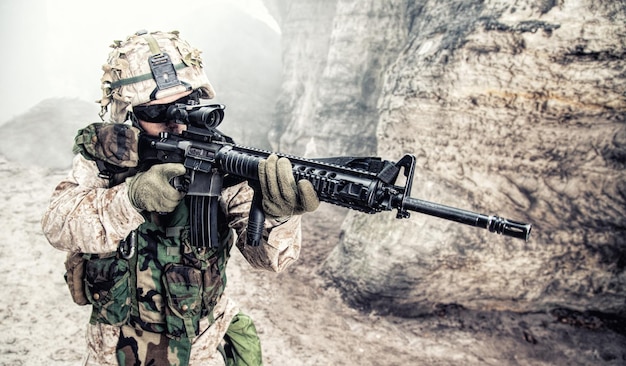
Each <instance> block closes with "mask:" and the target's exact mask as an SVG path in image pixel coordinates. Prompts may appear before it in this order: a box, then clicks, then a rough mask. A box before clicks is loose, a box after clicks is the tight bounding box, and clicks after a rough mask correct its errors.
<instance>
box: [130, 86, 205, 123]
mask: <svg viewBox="0 0 626 366" xmlns="http://www.w3.org/2000/svg"><path fill="white" fill-rule="evenodd" d="M197 102H198V97H197V95H196V94H195V93H192V94H189V95H187V96H184V97H182V98H180V99H178V100H176V101H174V102H172V103H167V104H152V105H138V106H135V107H133V113H134V114H135V117H137V119H139V120H141V121H145V122H150V123H166V122H169V121H170V120H172V117H171V115H170V114H169V113H168V110H169V109H170V107H171V106H173V105H176V104H194V103H197Z"/></svg>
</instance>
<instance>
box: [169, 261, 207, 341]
mask: <svg viewBox="0 0 626 366" xmlns="http://www.w3.org/2000/svg"><path fill="white" fill-rule="evenodd" d="M163 276H164V279H163V283H164V285H165V293H166V297H167V306H166V308H165V323H166V326H167V334H168V336H170V337H172V338H174V339H180V338H181V337H187V338H189V339H192V338H194V337H195V336H197V335H198V332H199V329H198V328H199V323H200V318H201V316H202V286H203V284H202V271H201V270H199V269H197V268H195V267H192V266H186V265H183V264H175V263H170V264H168V265H167V266H165V271H164V274H163Z"/></svg>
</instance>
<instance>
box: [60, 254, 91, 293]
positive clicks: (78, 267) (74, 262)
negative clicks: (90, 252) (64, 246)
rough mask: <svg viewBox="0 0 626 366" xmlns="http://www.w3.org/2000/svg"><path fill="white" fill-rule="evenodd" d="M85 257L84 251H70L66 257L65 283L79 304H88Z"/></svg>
mask: <svg viewBox="0 0 626 366" xmlns="http://www.w3.org/2000/svg"><path fill="white" fill-rule="evenodd" d="M85 262H86V260H85V258H84V257H83V254H82V253H76V252H74V253H68V254H67V258H66V259H65V276H64V277H65V283H67V287H68V288H69V289H70V295H72V300H74V302H75V303H76V304H78V305H87V304H89V300H87V296H86V294H85V282H84V278H85Z"/></svg>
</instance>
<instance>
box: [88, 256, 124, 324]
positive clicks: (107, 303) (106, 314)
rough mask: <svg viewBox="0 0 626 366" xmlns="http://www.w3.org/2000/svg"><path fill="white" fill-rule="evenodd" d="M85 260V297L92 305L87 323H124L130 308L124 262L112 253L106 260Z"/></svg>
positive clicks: (94, 258)
mask: <svg viewBox="0 0 626 366" xmlns="http://www.w3.org/2000/svg"><path fill="white" fill-rule="evenodd" d="M85 256H86V257H88V258H87V259H88V260H87V261H86V263H85V294H86V296H87V300H88V301H89V303H91V304H92V305H93V310H92V313H91V320H90V322H91V323H92V324H95V323H96V322H100V323H104V324H110V325H121V324H124V323H126V321H127V320H128V317H129V315H130V308H131V302H130V280H129V279H130V273H129V271H128V262H127V261H126V260H124V259H120V258H118V257H117V256H115V253H112V254H111V255H110V256H107V257H102V256H98V255H94V254H92V255H85Z"/></svg>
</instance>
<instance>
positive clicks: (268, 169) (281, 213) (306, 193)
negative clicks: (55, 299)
mask: <svg viewBox="0 0 626 366" xmlns="http://www.w3.org/2000/svg"><path fill="white" fill-rule="evenodd" d="M259 182H260V185H261V192H262V193H263V201H262V202H263V211H265V214H266V215H267V216H269V217H271V218H274V219H278V220H285V219H287V218H289V217H291V216H292V215H302V214H304V213H306V212H312V211H315V210H316V209H317V207H318V206H319V204H320V200H319V198H318V197H317V193H315V189H314V188H313V185H312V184H311V182H309V181H308V180H305V179H301V180H300V181H298V182H297V183H296V180H295V178H294V177H293V172H292V170H291V162H290V161H289V159H287V158H278V156H277V155H276V154H272V155H270V156H268V157H267V159H266V160H265V159H264V160H261V161H260V162H259Z"/></svg>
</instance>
